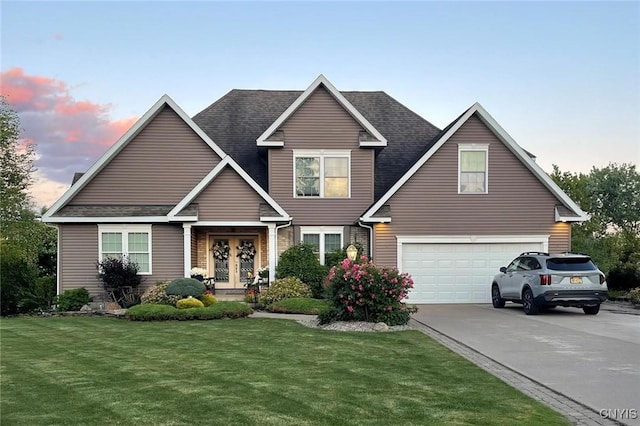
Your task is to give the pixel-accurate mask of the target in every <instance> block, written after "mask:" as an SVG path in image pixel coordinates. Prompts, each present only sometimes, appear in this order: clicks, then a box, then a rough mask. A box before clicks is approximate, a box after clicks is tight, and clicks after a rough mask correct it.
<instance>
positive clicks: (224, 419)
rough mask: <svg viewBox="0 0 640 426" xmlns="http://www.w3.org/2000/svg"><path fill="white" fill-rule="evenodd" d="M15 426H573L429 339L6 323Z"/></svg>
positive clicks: (270, 329) (267, 328)
mask: <svg viewBox="0 0 640 426" xmlns="http://www.w3.org/2000/svg"><path fill="white" fill-rule="evenodd" d="M0 343H1V347H0V350H1V359H0V367H1V369H0V386H1V388H0V391H1V394H2V398H1V402H0V416H1V417H0V423H1V424H3V425H4V424H7V425H9V424H10V425H63V424H64V425H76V424H82V425H105V424H119V425H214V424H215V425H218V424H220V425H233V424H242V425H252V424H260V425H283V424H295V425H316V424H321V425H344V424H361V425H376V424H377V425H389V424H403V425H404V424H414V425H424V424H495V425H504V424H510V425H513V424H530V425H537V424H545V425H552V424H569V423H568V421H566V420H565V419H564V418H563V417H562V416H560V415H559V414H557V413H556V412H554V411H552V410H551V409H549V408H547V407H545V406H543V405H541V404H539V403H538V402H536V401H534V400H532V399H530V398H528V397H526V396H525V395H523V394H521V393H520V392H518V391H516V390H514V389H513V388H511V387H509V386H508V385H506V384H504V383H503V382H501V381H500V380H498V379H496V378H494V377H493V376H491V375H489V374H488V373H486V372H484V371H483V370H481V369H480V368H477V367H476V366H474V365H473V364H471V363H469V362H467V361H466V360H464V359H463V358H461V357H459V356H458V355H456V354H454V353H452V352H451V351H449V350H448V349H446V348H444V347H442V346H440V345H439V344H438V343H436V342H435V341H433V340H431V339H430V338H428V337H426V336H425V335H423V334H422V333H419V332H417V331H404V332H394V333H345V332H331V331H326V330H319V329H311V328H306V327H304V326H302V325H300V324H297V323H295V322H293V321H288V320H278V319H256V318H246V319H235V320H218V321H168V322H149V323H146V322H133V321H126V320H119V319H114V318H106V317H53V318H33V317H22V318H4V319H1V320H0Z"/></svg>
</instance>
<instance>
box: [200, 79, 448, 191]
mask: <svg viewBox="0 0 640 426" xmlns="http://www.w3.org/2000/svg"><path fill="white" fill-rule="evenodd" d="M302 93H303V92H302V91H283V90H239V89H234V90H231V91H230V92H228V93H227V94H226V95H225V96H223V97H222V98H220V99H219V100H217V101H216V102H214V103H213V104H212V105H210V106H209V107H207V108H205V109H204V110H203V111H201V112H200V113H198V114H197V115H196V116H195V117H193V121H194V122H195V123H196V124H197V125H198V126H199V127H200V128H201V129H202V130H203V131H204V132H205V133H206V134H207V135H208V136H209V137H210V138H211V139H213V141H214V142H215V143H216V144H217V145H218V146H220V148H222V149H223V150H224V151H225V152H226V153H228V154H229V155H230V156H231V157H232V158H233V159H234V160H235V161H236V162H237V163H238V164H239V165H240V166H241V167H242V168H243V169H244V170H246V171H247V173H248V174H249V175H250V176H251V177H252V178H253V179H254V180H255V181H256V182H257V183H258V184H259V185H260V186H261V187H262V188H264V189H265V190H268V188H267V185H268V183H267V182H268V179H267V173H268V171H267V163H266V155H264V154H265V153H266V149H265V148H261V147H258V146H257V144H256V139H257V138H258V137H259V136H260V135H261V134H262V133H263V132H264V131H265V130H266V129H267V128H268V127H269V126H270V125H271V124H272V123H273V122H274V121H275V120H276V119H277V118H278V117H279V116H280V115H281V114H282V113H283V112H284V111H285V110H286V109H287V108H288V107H289V105H291V103H293V102H294V101H295V100H296V99H297V98H298V97H299V96H300V95H301V94H302ZM340 93H341V94H342V95H343V96H344V97H345V98H346V99H347V100H348V101H349V102H350V103H351V104H352V105H353V106H354V107H355V108H356V109H357V110H358V111H359V112H360V113H361V114H362V115H363V116H364V117H365V118H366V119H367V120H368V121H369V122H370V123H371V125H373V126H374V127H375V128H376V129H377V130H378V131H379V132H380V133H381V134H382V135H383V136H384V137H385V138H386V139H387V146H386V147H383V148H376V151H377V152H378V154H377V156H376V165H375V197H376V198H378V197H380V196H381V195H383V194H384V193H385V192H386V191H387V190H388V189H389V188H390V187H391V186H392V185H393V184H394V183H395V182H396V181H397V180H398V179H399V178H400V177H402V175H403V174H404V173H405V172H406V171H407V170H408V169H409V168H410V167H411V166H412V165H413V164H414V163H415V161H416V160H417V159H418V158H420V155H421V154H422V153H424V151H425V150H427V149H429V148H430V147H431V146H432V145H433V141H434V140H435V138H436V136H438V135H439V134H440V129H438V128H437V127H435V126H434V125H433V124H431V123H429V122H428V121H427V120H425V119H424V118H422V117H420V116H419V115H418V114H416V113H415V112H413V111H411V110H410V109H408V108H407V107H405V106H404V105H402V104H401V103H399V102H398V101H396V100H395V99H393V98H392V97H391V96H389V95H387V94H386V93H385V92H340Z"/></svg>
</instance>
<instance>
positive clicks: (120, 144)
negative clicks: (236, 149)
mask: <svg viewBox="0 0 640 426" xmlns="http://www.w3.org/2000/svg"><path fill="white" fill-rule="evenodd" d="M165 105H167V106H168V107H170V108H171V109H173V111H174V112H175V113H176V114H178V116H179V117H180V118H181V119H182V120H183V121H184V122H185V123H186V124H187V125H188V126H189V127H190V128H191V129H192V130H193V131H194V132H196V134H197V135H198V136H200V138H201V139H202V140H203V141H204V142H205V143H206V144H207V145H209V147H210V148H211V149H212V150H213V151H214V152H215V153H216V154H218V156H220V158H224V157H225V156H226V155H227V154H225V152H224V151H223V150H222V149H221V148H220V147H219V146H218V145H216V144H215V143H214V142H213V141H212V140H211V138H209V137H208V136H207V134H206V133H204V132H203V131H202V129H200V127H198V125H197V124H196V123H194V122H193V120H191V118H189V116H188V115H187V114H186V113H185V112H184V111H183V110H182V109H181V108H180V107H179V106H178V104H176V103H175V102H174V100H173V99H171V97H169V95H166V94H165V95H163V96H162V97H161V98H160V99H158V101H157V102H156V103H155V104H154V105H153V106H152V107H151V108H150V109H149V110H148V111H147V112H146V113H145V114H144V115H143V116H142V117H140V119H139V120H138V121H136V123H135V124H134V125H133V126H132V127H131V128H130V129H129V130H128V131H127V132H126V133H125V134H124V135H122V137H121V138H120V139H118V141H117V142H116V143H114V144H113V145H112V146H111V147H110V148H109V149H108V150H107V152H105V153H104V154H103V155H102V157H100V158H99V159H98V161H96V162H95V163H93V165H92V166H91V167H90V168H89V170H87V172H86V173H85V174H84V175H82V177H81V178H80V179H78V181H77V182H76V183H75V184H73V185H71V188H69V189H68V190H67V191H66V192H65V193H64V194H63V195H62V196H61V197H60V198H59V199H58V200H57V201H56V202H55V203H54V204H53V205H52V206H51V208H50V209H49V210H47V212H46V213H45V214H44V215H43V216H42V221H43V222H53V220H51V219H52V218H51V216H52V215H53V214H55V213H57V212H58V210H60V209H61V208H62V207H64V206H65V205H66V204H67V203H68V202H69V201H70V200H71V199H72V198H73V197H74V196H75V195H76V194H77V193H78V192H80V190H81V189H83V188H84V187H85V186H86V185H87V184H88V183H89V182H90V181H91V179H93V178H94V176H95V175H96V174H98V173H99V172H100V171H101V170H102V169H103V168H104V167H105V166H106V165H107V164H109V162H110V161H111V160H112V159H113V158H114V157H115V156H116V155H117V154H118V153H119V152H120V151H122V149H123V148H124V147H125V146H127V144H128V143H129V142H130V141H131V140H132V139H133V138H134V137H135V136H136V135H137V134H138V133H139V132H140V131H141V130H142V129H144V128H145V127H146V126H147V125H148V124H149V123H150V122H151V121H152V120H153V119H154V118H155V117H156V115H158V113H159V112H160V111H162V109H163V108H164V106H165Z"/></svg>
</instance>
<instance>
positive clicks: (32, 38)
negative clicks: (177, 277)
mask: <svg viewBox="0 0 640 426" xmlns="http://www.w3.org/2000/svg"><path fill="white" fill-rule="evenodd" d="M0 24H1V30H0V31H1V32H0V37H1V38H0V73H1V74H0V94H2V95H4V96H5V97H6V99H7V101H8V103H9V104H10V105H11V107H12V108H13V109H15V110H16V111H17V112H18V116H19V117H20V120H21V127H22V128H23V134H22V137H23V138H24V139H25V141H26V142H29V143H35V144H37V161H36V168H37V171H36V172H35V174H34V177H35V183H34V185H33V186H32V188H31V194H32V196H33V198H34V200H35V203H36V204H37V205H38V206H50V205H51V204H53V202H55V200H56V199H57V198H59V197H60V196H61V195H62V193H63V192H64V191H65V190H66V189H68V187H69V185H70V183H71V180H72V177H73V174H74V172H84V171H86V170H87V169H88V168H89V167H90V166H91V165H92V164H93V163H94V162H95V161H96V160H97V159H98V158H99V157H100V156H101V155H102V154H103V153H104V152H105V151H106V150H107V149H108V147H109V146H110V145H112V144H113V143H115V142H116V141H117V140H118V138H119V137H120V136H121V135H122V134H123V133H124V132H125V131H126V130H127V129H128V128H129V127H131V126H132V125H133V124H134V123H135V121H136V120H137V119H138V118H139V117H141V116H142V115H143V114H144V113H145V112H146V111H147V110H148V109H149V108H150V107H151V106H152V105H153V104H154V103H155V102H156V101H157V100H158V99H159V98H160V97H161V96H162V95H163V94H165V93H166V94H168V95H169V96H171V97H172V98H173V99H174V100H175V101H176V102H177V103H178V105H179V106H180V107H181V108H182V109H183V110H185V111H186V113H187V114H188V115H189V116H194V115H195V114H197V113H198V112H199V111H201V110H202V109H204V108H205V107H207V106H208V105H210V104H211V103H213V102H214V101H216V100H217V99H219V98H220V97H221V96H223V95H224V94H225V93H227V92H228V91H230V90H231V89H234V88H235V89H273V90H283V89H289V90H304V89H306V88H307V87H308V86H309V84H311V82H313V80H315V78H316V77H317V76H318V75H319V74H324V75H325V77H327V78H328V79H329V81H331V82H332V83H333V85H334V86H335V87H336V88H337V89H338V90H363V91H380V90H382V91H385V92H386V93H387V94H389V95H390V96H392V97H393V98H395V99H396V100H398V101H399V102H401V103H403V104H404V105H405V106H407V107H408V108H410V109H411V110H413V111H414V112H416V113H417V114H419V115H421V116H422V117H423V118H425V119H427V120H428V121H430V122H431V123H433V124H434V125H436V126H438V127H440V128H444V127H445V126H446V125H447V124H449V123H450V122H451V121H453V120H454V119H455V118H456V117H457V116H459V115H460V114H461V113H462V112H464V111H465V110H466V109H467V108H468V107H470V106H471V105H473V104H474V103H475V102H479V103H480V104H481V105H482V106H483V107H484V108H485V109H486V110H487V111H488V112H489V113H490V114H491V115H492V116H493V117H494V118H495V119H496V120H497V121H498V123H500V125H501V126H502V127H503V128H504V129H505V130H506V131H507V132H508V133H509V134H510V135H511V136H512V137H513V138H514V139H515V140H516V142H518V144H519V145H520V146H521V147H523V148H524V149H526V150H527V151H529V152H531V153H533V154H534V155H536V156H537V162H538V164H539V165H540V166H541V167H542V168H543V169H544V170H545V171H547V172H549V173H550V172H551V171H552V165H553V164H556V165H558V167H559V168H560V170H562V171H568V172H573V173H588V172H589V171H590V170H591V168H592V167H604V166H606V165H608V164H609V163H618V164H621V163H631V164H635V165H636V167H640V2H638V1H630V2H594V1H590V2H573V1H568V2H551V1H547V2H526V1H511V2H484V1H472V2H463V1H452V2H426V1H414V2H360V1H359V2H329V1H321V2H307V1H304V2H302V1H300V2H267V1H261V2H212V1H199V2H177V1H175V2H171V1H157V2H152V1H128V2H124V1H104V2H59V1H53V2H33V1H11V0H4V1H2V2H1V3H0Z"/></svg>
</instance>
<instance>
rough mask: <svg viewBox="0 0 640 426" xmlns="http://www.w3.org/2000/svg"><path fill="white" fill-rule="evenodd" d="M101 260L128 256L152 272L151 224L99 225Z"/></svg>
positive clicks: (146, 273) (140, 266) (144, 272)
mask: <svg viewBox="0 0 640 426" xmlns="http://www.w3.org/2000/svg"><path fill="white" fill-rule="evenodd" d="M98 248H99V253H98V257H99V260H103V259H106V258H108V257H111V258H119V257H122V256H126V257H127V259H129V260H130V261H132V262H135V263H137V264H138V268H139V269H138V271H139V272H140V274H141V275H150V274H151V225H98Z"/></svg>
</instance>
